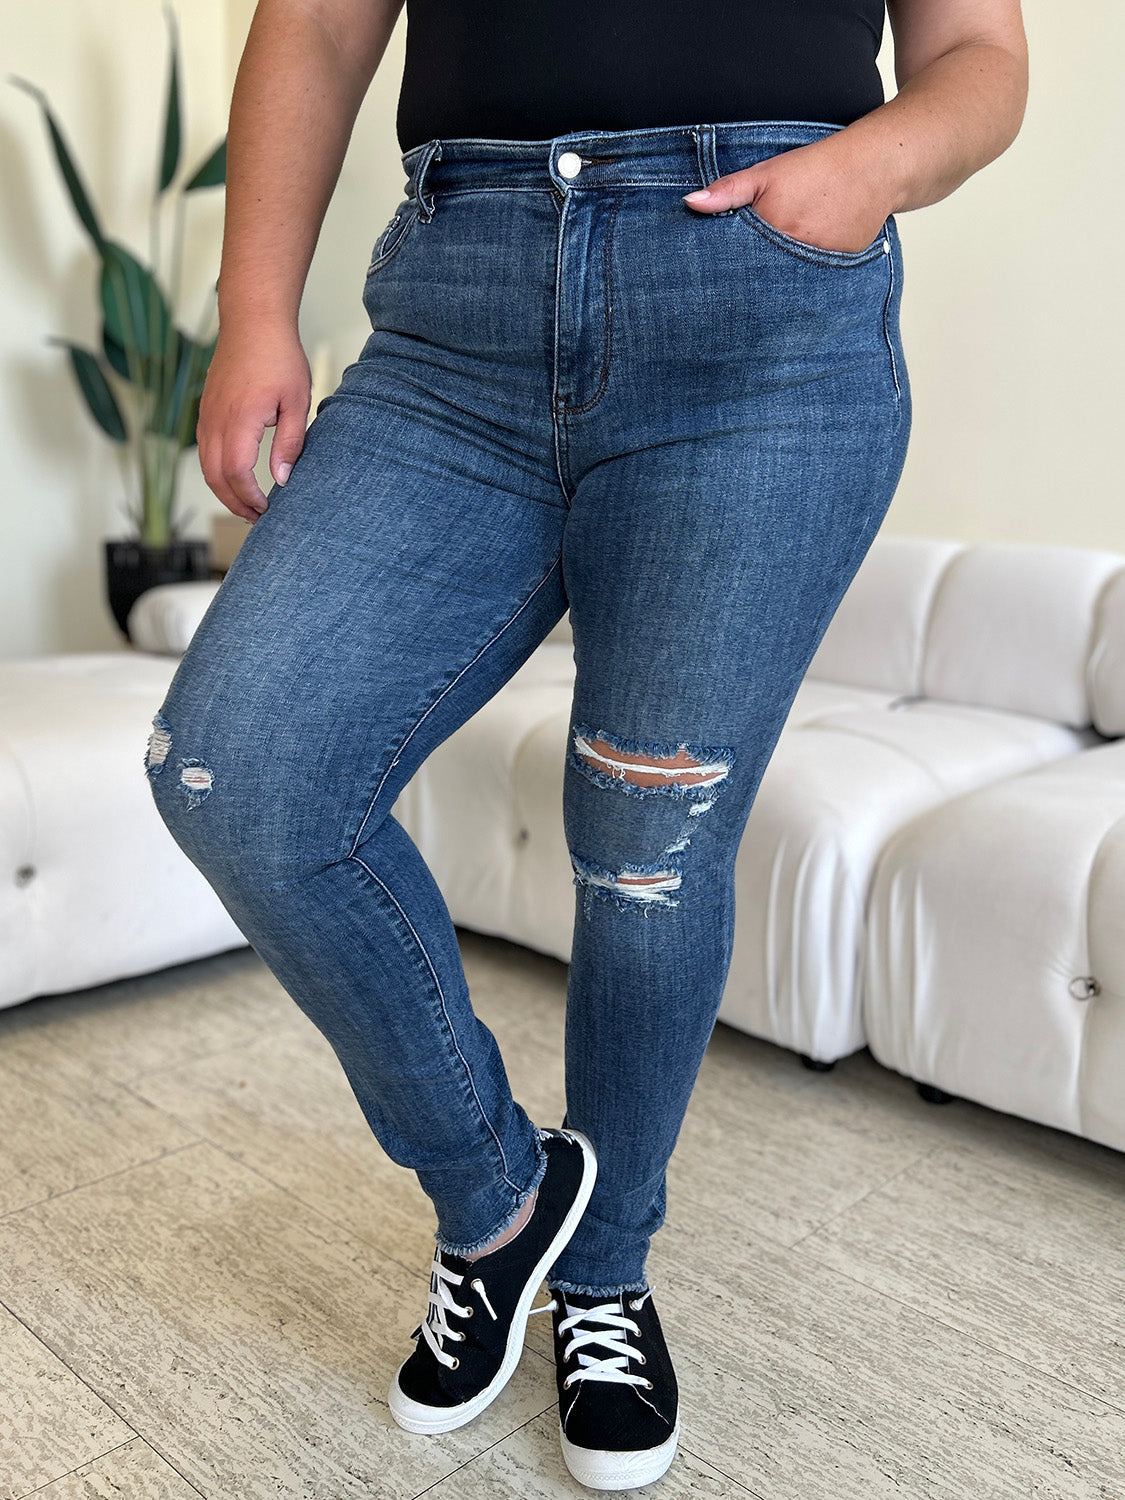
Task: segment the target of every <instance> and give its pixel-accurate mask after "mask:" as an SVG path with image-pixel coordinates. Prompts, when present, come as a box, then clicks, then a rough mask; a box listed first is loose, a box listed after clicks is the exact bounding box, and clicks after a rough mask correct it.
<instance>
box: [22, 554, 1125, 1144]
mask: <svg viewBox="0 0 1125 1500" xmlns="http://www.w3.org/2000/svg"><path fill="white" fill-rule="evenodd" d="M214 587H215V586H214V585H212V584H195V585H186V586H179V587H178V588H166V589H157V590H153V591H152V593H150V594H149V595H146V596H145V597H144V598H143V599H142V600H140V601H139V602H138V604H137V606H136V607H135V613H134V617H133V619H132V621H131V628H132V630H133V633H134V638H135V639H136V640H137V641H138V643H139V644H141V645H142V646H145V647H147V648H149V650H150V651H151V652H152V653H156V652H164V653H165V654H164V655H163V656H159V655H156V654H146V653H145V652H133V653H120V654H119V656H117V657H110V658H104V657H103V658H97V659H94V658H82V657H72V658H59V659H56V661H55V662H54V663H50V662H48V663H24V664H16V665H15V666H14V667H9V668H0V702H4V701H5V700H6V701H7V702H9V703H11V704H13V706H14V707H15V712H16V720H17V726H18V725H19V722H20V721H21V720H22V721H27V720H30V721H33V722H24V724H23V728H22V729H21V728H19V727H17V730H16V732H15V739H14V742H13V735H12V731H11V728H10V725H9V728H8V730H7V731H6V733H5V739H6V745H5V750H4V755H5V757H6V760H7V761H8V762H9V763H10V764H12V765H15V766H19V765H21V764H22V763H23V762H25V761H26V759H27V749H26V747H27V746H28V745H34V744H35V743H36V739H37V736H38V737H39V738H40V739H41V738H42V736H43V735H44V734H46V735H48V736H49V735H50V733H51V732H52V731H51V728H50V723H52V722H53V723H56V728H55V730H54V732H55V733H57V734H61V733H66V734H67V735H68V736H69V744H68V746H67V747H66V750H65V752H64V751H63V750H62V749H61V748H60V750H59V751H58V764H59V770H58V772H57V776H56V777H44V778H41V779H40V780H39V781H38V782H37V783H36V790H35V795H36V796H37V797H42V798H43V799H44V802H45V804H46V805H49V806H50V807H52V808H55V809H56V811H55V813H53V814H51V815H49V816H48V817H47V818H46V819H45V820H42V819H40V818H39V814H38V813H36V814H35V817H36V819H37V820H38V821H39V822H40V826H42V827H45V828H47V827H55V828H56V829H57V830H59V831H60V832H61V830H64V829H69V830H70V831H71V832H73V827H74V818H75V813H76V808H77V800H76V798H75V796H74V789H75V787H76V785H77V783H76V782H75V780H74V776H73V771H72V770H71V769H69V768H70V767H71V766H72V764H73V762H72V756H73V753H74V746H75V745H76V744H77V745H79V746H80V747H81V749H82V752H83V753H85V754H86V755H88V757H89V759H90V760H91V762H94V763H99V764H100V766H101V776H100V780H101V783H102V788H103V795H102V796H101V797H100V798H94V799H93V800H91V798H90V797H89V796H88V795H87V796H85V798H84V806H85V812H84V813H83V825H84V834H85V840H86V843H85V846H84V849H85V852H84V853H83V854H82V855H81V861H80V859H79V854H78V851H77V850H76V848H75V847H74V843H73V841H71V842H70V843H69V844H68V845H67V846H65V847H64V845H63V844H62V842H61V840H60V839H59V838H58V837H56V838H54V839H53V840H52V842H51V843H50V844H47V845H41V846H39V847H33V845H34V843H35V840H34V838H33V836H32V835H30V834H29V833H27V832H25V834H24V835H23V843H22V844H20V845H19V850H20V852H19V853H18V855H17V854H16V853H15V851H16V846H17V841H15V840H10V838H9V829H10V827H16V826H20V820H21V817H22V826H23V827H24V829H25V830H26V829H27V828H28V826H29V824H28V814H27V811H26V809H24V811H23V812H22V813H20V812H19V811H18V810H17V811H16V812H15V814H14V815H13V816H12V817H10V816H9V812H8V803H9V800H11V798H12V793H11V791H10V790H9V792H8V793H5V794H4V795H3V796H2V797H0V841H2V844H3V846H4V848H5V849H6V848H7V846H8V844H9V842H11V843H12V848H13V856H14V859H13V867H14V865H15V863H16V862H18V863H22V864H24V865H26V866H35V867H36V869H37V870H39V872H40V873H39V874H38V875H37V876H36V877H35V878H33V879H30V880H28V881H26V882H25V883H24V884H23V885H18V884H13V885H12V886H10V887H9V888H8V894H7V895H6V896H5V897H4V898H2V903H3V904H0V933H2V934H3V936H4V941H5V951H7V947H8V943H9V942H14V943H15V945H16V948H17V949H18V950H22V951H20V952H19V955H18V961H17V963H16V965H15V966H14V968H13V975H14V977H13V979H12V980H11V981H10V982H9V980H8V978H7V976H5V978H4V980H3V981H0V1004H3V1003H14V1002H15V1001H17V1000H19V999H22V998H25V997H26V996H27V995H30V994H33V993H39V992H41V991H43V990H44V989H55V988H64V987H75V986H78V985H80V984H83V983H94V982H97V981H98V980H102V979H106V978H110V977H113V975H114V968H115V965H114V958H113V954H114V953H116V955H117V959H116V972H117V973H121V974H123V973H132V972H137V971H138V970H140V969H142V968H145V967H155V966H157V965H159V964H161V963H168V962H173V961H176V960H177V959H182V958H186V957H189V956H192V953H193V952H195V953H199V954H202V953H205V952H214V951H216V950H217V949H219V948H221V947H225V946H231V945H232V943H234V942H237V941H239V938H238V936H237V932H236V930H235V929H234V928H233V926H232V925H231V924H230V922H229V918H227V917H226V914H225V913H224V912H223V911H222V908H221V907H220V906H219V904H218V902H217V901H216V900H215V898H214V897H213V895H212V893H211V892H210V889H209V888H208V887H207V886H206V884H205V883H204V882H203V881H202V880H201V879H200V877H198V875H197V874H196V872H195V871H194V870H193V869H192V868H191V867H190V866H189V865H188V864H187V862H186V861H185V860H183V859H182V856H180V855H179V852H178V851H177V850H176V849H175V847H174V845H172V843H171V840H170V837H169V836H168V835H167V833H166V831H165V830H164V828H163V825H162V824H161V823H160V822H159V819H158V818H157V817H156V814H155V811H154V810H153V809H152V808H151V807H150V806H149V801H148V798H149V794H148V789H147V786H146V785H145V783H144V779H143V775H142V773H141V771H140V756H141V754H142V752H143V744H144V740H145V738H146V736H147V731H148V721H149V718H150V717H151V712H152V711H153V710H154V709H155V708H156V707H157V706H158V703H159V699H160V697H161V696H162V692H163V686H164V685H165V684H166V682H167V680H168V678H169V677H170V675H171V669H172V667H173V666H174V658H175V655H176V654H177V653H178V652H179V651H182V649H183V647H184V645H185V644H186V642H187V640H188V639H189V638H190V634H191V631H192V630H193V629H194V628H195V625H196V624H197V623H198V620H199V618H200V617H201V615H202V612H203V610H204V609H205V608H206V605H207V603H208V602H209V600H210V597H211V594H212V593H213V590H214ZM97 661H100V662H101V665H100V666H98V667H96V669H95V662H97ZM111 663H116V667H117V671H118V673H119V674H120V676H119V678H117V679H113V677H112V671H111V665H110V664H111ZM84 664H86V665H84ZM21 672H22V673H23V674H24V677H23V683H22V686H21V684H20V682H19V681H18V680H16V681H14V682H13V677H14V678H16V679H18V677H19V674H20V673H21ZM40 673H41V674H43V683H44V684H46V685H45V686H42V687H36V688H34V689H32V690H31V691H30V692H29V691H28V688H29V684H30V683H31V682H32V681H33V680H35V679H37V675H38V674H40ZM84 673H93V675H91V676H89V680H88V681H86V680H85V678H84V677H83V674H84ZM130 673H135V674H137V675H136V676H135V678H130V677H129V674H130ZM52 674H54V687H53V689H52V687H51V686H50V679H51V678H52ZM99 674H100V685H99ZM573 674H574V665H573V659H572V654H571V648H570V644H569V637H568V634H567V631H566V628H565V622H564V625H563V626H560V628H559V629H557V630H556V631H555V632H554V633H553V635H552V638H551V639H549V640H548V641H546V642H544V644H543V645H542V646H541V647H540V648H539V650H538V651H536V652H535V654H534V655H533V656H532V658H531V659H530V661H528V662H527V663H526V664H525V666H524V667H523V668H522V669H521V670H520V671H519V672H518V673H517V674H516V676H515V677H514V678H513V679H512V680H511V682H509V683H508V684H507V685H506V686H505V687H504V688H503V689H502V690H501V691H500V692H499V693H498V694H497V695H496V697H495V698H494V699H493V700H492V701H491V702H490V703H488V704H487V705H486V706H485V707H484V708H483V709H482V710H481V711H480V712H479V713H478V714H477V715H476V716H475V717H474V718H473V719H472V720H471V721H470V722H469V723H468V724H466V725H464V726H463V727H462V728H461V729H460V730H459V731H457V733H456V734H454V735H453V736H452V737H451V738H450V739H449V740H448V741H447V742H446V743H445V744H444V745H442V746H441V747H439V748H438V750H436V751H435V752H434V754H433V755H432V756H431V757H430V758H429V760H428V761H427V762H426V764H425V765H424V766H423V767H422V768H421V770H420V771H419V773H418V774H417V775H416V776H415V778H414V779H413V781H412V782H411V783H410V785H409V786H408V787H407V788H406V789H405V791H404V792H403V794H402V796H401V797H400V799H399V801H398V803H397V804H396V807H395V814H396V816H397V817H398V818H399V819H400V821H401V822H402V823H403V825H404V826H405V827H406V828H407V830H408V831H409V832H410V834H411V836H412V837H413V838H414V839H415V841H416V842H417V843H418V845H419V847H420V848H421V850H422V852H423V854H424V855H425V857H426V859H427V860H428V862H429V863H430V865H431V867H432V868H433V870H434V873H435V876H436V878H437V880H438V884H439V886H440V887H441V889H442V891H443V893H444V895H445V897H446V900H447V901H448V903H449V906H450V910H451V912H452V914H453V917H454V919H455V921H457V922H458V923H459V924H460V925H462V926H465V927H468V928H473V929H476V930H479V931H482V932H488V933H494V934H498V935H501V936H504V937H506V938H509V939H512V940H513V941H516V942H519V943H523V944H526V945H528V946H530V947H533V948H537V949H539V950H541V951H544V952H547V953H551V954H554V955H556V956H557V957H559V958H561V959H564V960H565V959H567V958H568V957H569V947H570V939H571V927H572V920H573V902H574V895H573V888H572V885H571V870H570V863H569V858H568V855H567V851H566V846H565V842H564V839H563V831H562V820H561V791H562V770H563V761H564V751H565V743H566V729H567V720H568V714H569V707H570V693H571V688H572V684H573ZM64 677H66V678H68V680H70V681H72V682H73V681H76V680H77V681H79V682H81V683H82V684H83V685H82V687H81V692H80V694H79V695H78V696H77V697H76V698H75V699H74V701H73V702H71V701H70V700H69V698H68V700H67V701H66V703H65V704H64V703H63V701H62V699H61V697H60V694H61V684H62V679H63V678H64ZM126 681H132V682H134V684H135V685H134V686H133V687H131V688H129V689H128V690H126V688H125V683H126ZM111 682H112V683H114V684H115V685H113V686H112V690H111V691H109V692H108V695H107V692H106V690H108V689H110V687H111ZM68 693H69V689H68ZM79 698H80V700H81V701H80V702H79ZM110 698H111V699H112V704H111V703H110V702H109V699H110ZM48 700H51V701H53V703H54V707H53V708H52V710H51V712H50V713H46V714H45V707H46V703H47V701H48ZM95 700H97V701H95ZM140 700H144V711H143V713H142V712H141V710H140ZM21 703H22V704H23V705H24V706H23V707H20V704H21ZM28 704H30V708H29V707H28V706H27V705H28ZM142 720H143V722H142ZM5 721H6V722H7V715H6V716H5ZM114 726H115V727H114ZM91 727H92V728H93V730H94V731H95V743H91V739H90V732H91ZM1119 736H1125V556H1122V555H1119V554H1117V553H1112V552H1101V551H1095V550H1090V549H1083V548H1068V547H1057V546H1056V547H1036V546H1029V545H1025V544H1011V545H988V546H967V545H961V544H958V543H955V542H947V541H941V540H930V539H901V538H888V537H880V538H878V539H877V540H876V542H875V545H874V546H873V547H872V549H871V551H870V552H869V554H868V556H867V558H866V559H865V561H864V563H863V565H862V566H861V568H860V570H859V572H858V573H857V575H856V577H855V579H854V581H853V583H852V585H851V587H850V588H849V590H848V592H847V594H846V595H845V598H844V600H843V602H842V604H841V606H840V608H839V610H838V611H837V614H836V616H835V618H834V619H833V621H832V623H831V625H830V626H829V629H828V631H827V633H826V635H825V637H824V639H823V641H822V642H821V645H820V648H819V650H818V651H817V654H816V656H815V657H814V659H813V662H812V663H811V666H810V669H809V673H808V675H807V677H806V679H805V681H804V683H803V684H802V685H801V688H800V690H799V692H798V695H797V698H796V700H795V702H794V704H793V707H792V710H791V713H790V716H789V720H788V722H787V724H786V727H785V729H784V730H783V732H782V736H781V739H780V741H779V743H778V746H777V749H776V751H775V753H774V756H773V759H772V760H771V763H770V766H769V768H768V769H767V771H766V774H765V776H764V778H763V780H762V784H761V787H760V790H759V793H758V797H757V800H756V802H755V805H754V808H753V810H752V812H751V815H750V821H749V823H748V825H747V830H746V835H745V837H744V839H743V842H742V846H741V848H740V851H739V856H738V862H737V882H738V914H737V921H736V931H735V950H734V957H733V961H732V966H731V973H730V978H729V981H728V985H727V989H726V993H725V995H724V998H723V1003H722V1007H721V1009H720V1012H719V1014H720V1018H721V1019H722V1020H725V1021H727V1022H728V1023H730V1024H731V1025H733V1026H736V1027H739V1028H740V1029H742V1030H745V1031H748V1032H751V1033H752V1034H754V1035H758V1036H763V1037H767V1038H769V1039H771V1040H773V1041H775V1042H778V1043H780V1044H781V1045H783V1046H786V1047H789V1048H792V1049H794V1050H795V1051H796V1052H798V1053H800V1054H801V1055H802V1056H803V1057H804V1058H805V1059H806V1060H807V1061H808V1062H809V1063H810V1064H813V1065H817V1064H819V1065H822V1066H828V1065H830V1064H831V1063H832V1062H833V1061H835V1060H836V1059H838V1058H841V1057H844V1056H846V1055H847V1054H849V1053H850V1052H853V1051H854V1050H856V1049H857V1048H859V1047H862V1046H863V1045H864V1044H865V1043H867V1044H869V1045H870V1047H871V1051H872V1053H873V1055H874V1056H875V1057H876V1058H877V1059H878V1060H879V1061H880V1062H882V1063H884V1064H885V1065H887V1066H889V1067H892V1068H895V1069H898V1070H899V1071H901V1072H903V1073H905V1074H907V1075H908V1076H909V1077H912V1078H915V1079H917V1080H918V1081H919V1082H920V1083H921V1084H923V1085H929V1086H932V1088H933V1089H934V1090H935V1091H936V1090H941V1091H945V1092H946V1093H949V1094H959V1095H963V1096H965V1097H968V1098H972V1099H975V1100H978V1101H979V1102H982V1103H985V1104H989V1105H993V1106H994V1107H996V1108H999V1109H1003V1110H1009V1111H1012V1112H1015V1113H1018V1114H1021V1115H1025V1116H1028V1117H1030V1118H1033V1119H1038V1120H1042V1121H1045V1122H1047V1123H1049V1124H1052V1125H1057V1126H1060V1127H1061V1128H1064V1129H1067V1130H1071V1131H1075V1132H1078V1133H1081V1134H1084V1135H1088V1136H1090V1137H1091V1138H1093V1139H1095V1140H1099V1141H1102V1142H1104V1143H1106V1144H1109V1145H1112V1146H1116V1147H1117V1148H1118V1149H1125V1089H1123V1088H1122V1087H1121V1084H1120V1080H1121V1078H1122V1064H1123V1063H1125V931H1123V929H1122V922H1121V919H1120V914H1121V912H1122V898H1123V897H1125V738H1123V739H1121V741H1120V743H1117V742H1116V741H1117V737H1119ZM126 743H127V744H128V746H129V754H128V755H127V756H126V754H125V745H126ZM54 753H55V752H52V754H54ZM64 762H65V765H66V767H67V768H68V769H65V770H64V769H62V767H63V763H64ZM13 774H14V775H15V776H16V780H14V781H13V782H12V786H16V785H18V777H19V775H20V774H22V773H20V772H15V773H13ZM88 790H89V789H88ZM17 800H18V798H17ZM126 823H127V824H128V826H129V827H130V829H131V830H132V832H131V833H130V834H129V837H128V838H127V839H124V840H123V839H122V838H121V836H120V833H121V828H122V825H123V824H126ZM79 863H81V865H82V870H83V871H84V875H83V876H82V877H79V876H78V873H77V872H78V866H79ZM142 872H143V873H142ZM37 886H38V891H37V892H36V887H37ZM90 886H94V887H97V888H98V889H99V891H100V895H99V910H100V913H101V916H100V918H99V920H98V922H97V923H93V924H92V923H91V922H90V921H86V920H84V921H83V923H82V924H81V928H80V932H79V936H80V941H79V942H77V943H74V944H71V945H70V946H71V950H72V952H73V957H72V958H71V959H69V960H67V961H65V962H64V961H63V959H62V958H61V956H60V949H61V948H62V947H63V946H64V939H65V938H66V935H67V934H68V932H70V931H73V930H74V928H73V923H72V922H71V921H70V916H71V903H73V902H74V901H76V900H80V899H81V896H80V891H81V890H83V889H87V888H89V887H90ZM56 891H57V895H56V894H55V893H56ZM9 906H10V908H11V909H9ZM87 950H89V951H87ZM29 954H30V955H31V956H29ZM84 965H85V967H84Z"/></svg>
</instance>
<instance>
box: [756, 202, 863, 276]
mask: <svg viewBox="0 0 1125 1500" xmlns="http://www.w3.org/2000/svg"><path fill="white" fill-rule="evenodd" d="M735 213H737V215H738V217H739V218H740V219H742V220H743V222H744V223H746V224H749V225H750V227H751V229H753V230H756V231H757V233H758V234H760V235H761V236H762V237H763V238H764V239H766V240H768V241H769V242H770V243H771V244H773V245H776V246H777V247H778V248H779V249H781V250H787V251H788V252H789V254H790V255H796V256H799V257H800V259H802V260H811V261H814V262H815V263H816V264H817V265H818V266H840V267H846V266H862V265H866V263H867V262H868V261H869V260H874V259H875V257H876V256H877V255H887V254H889V253H890V248H891V247H890V242H889V240H888V238H887V223H886V222H884V224H883V226H882V228H881V229H880V230H879V233H878V234H877V235H876V236H875V238H874V239H873V240H872V241H871V243H870V245H867V246H865V247H864V249H862V250H829V249H826V248H825V247H824V246H823V245H812V244H809V242H808V241H807V240H797V239H794V238H793V236H792V235H791V234H786V233H785V231H784V230H783V229H778V228H777V227H776V225H774V224H771V223H770V222H769V220H768V219H763V218H762V216H761V214H759V213H756V212H755V211H754V209H752V208H751V207H750V205H749V204H748V203H745V204H743V205H742V207H741V208H737V209H735Z"/></svg>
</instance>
